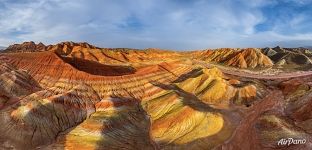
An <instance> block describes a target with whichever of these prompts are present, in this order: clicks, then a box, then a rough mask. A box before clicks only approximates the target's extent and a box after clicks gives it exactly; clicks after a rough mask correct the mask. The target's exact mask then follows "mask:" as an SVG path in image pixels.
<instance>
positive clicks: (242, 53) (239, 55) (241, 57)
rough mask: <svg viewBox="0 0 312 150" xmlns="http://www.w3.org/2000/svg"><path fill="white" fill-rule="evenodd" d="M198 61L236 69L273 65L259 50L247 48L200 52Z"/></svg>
mask: <svg viewBox="0 0 312 150" xmlns="http://www.w3.org/2000/svg"><path fill="white" fill-rule="evenodd" d="M199 57H201V58H200V59H202V60H205V61H208V62H216V63H222V64H225V65H228V66H233V67H238V68H256V67H272V66H273V63H272V61H271V60H270V58H269V57H267V56H266V55H264V54H262V53H261V51H260V49H254V48H248V49H242V50H236V49H229V48H225V49H217V50H208V51H206V52H201V54H200V56H199Z"/></svg>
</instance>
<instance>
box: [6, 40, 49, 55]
mask: <svg viewBox="0 0 312 150" xmlns="http://www.w3.org/2000/svg"><path fill="white" fill-rule="evenodd" d="M45 50H46V46H45V45H44V44H43V43H38V44H36V43H35V42H33V41H30V42H24V43H22V44H14V45H10V46H9V47H7V48H6V49H4V50H3V52H5V53H18V52H23V53H26V52H40V51H45Z"/></svg>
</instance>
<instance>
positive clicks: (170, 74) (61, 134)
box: [0, 42, 312, 150]
mask: <svg viewBox="0 0 312 150" xmlns="http://www.w3.org/2000/svg"><path fill="white" fill-rule="evenodd" d="M66 47H67V48H66ZM159 52H160V50H157V49H150V50H146V51H137V50H127V49H101V48H97V47H94V46H92V45H89V44H87V43H71V42H69V43H68V42H64V43H60V44H57V45H51V46H46V50H44V51H41V50H39V51H36V52H28V51H27V52H25V53H22V52H12V53H2V54H0V125H1V127H0V132H1V135H0V143H1V144H0V149H60V150H61V149H69V150H71V149H72V150H77V149H78V150H79V149H83V150H85V149H101V150H102V149H278V148H284V147H283V146H279V145H277V141H278V140H279V139H280V138H284V137H293V138H305V139H307V140H311V139H312V138H311V134H312V133H311V126H312V124H311V115H310V114H311V110H310V109H309V108H310V106H311V86H312V84H311V83H312V80H311V79H312V78H311V76H307V77H304V78H300V79H298V78H292V79H278V80H264V79H263V80H260V79H252V78H242V77H240V76H230V75H225V74H224V73H223V72H222V71H221V70H219V69H218V68H215V67H214V68H204V67H202V66H196V65H193V64H192V63H190V62H191V61H192V60H193V59H195V58H197V59H199V58H200V59H203V60H205V61H216V62H222V63H227V64H228V65H231V66H239V67H243V66H244V65H245V66H246V67H260V66H265V67H268V66H270V65H266V64H267V63H265V62H266V61H267V58H266V57H265V56H263V54H262V53H261V52H260V51H259V50H257V49H245V50H234V49H228V50H218V51H216V52H213V51H204V52H198V51H197V52H185V53H178V52H169V51H164V52H163V53H159ZM103 53H104V54H103ZM108 56H109V57H108ZM190 56H192V57H190ZM208 56H209V57H208ZM187 58H188V59H187ZM251 58H254V59H251ZM241 60H243V61H242V62H240V61H241ZM290 148H291V149H311V148H312V146H311V145H309V144H304V145H291V146H290Z"/></svg>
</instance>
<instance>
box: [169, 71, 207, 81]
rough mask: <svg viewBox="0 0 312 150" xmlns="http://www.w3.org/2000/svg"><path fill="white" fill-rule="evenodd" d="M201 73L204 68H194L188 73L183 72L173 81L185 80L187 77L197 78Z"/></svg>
mask: <svg viewBox="0 0 312 150" xmlns="http://www.w3.org/2000/svg"><path fill="white" fill-rule="evenodd" d="M201 74H202V68H197V69H193V70H192V71H190V72H187V73H185V74H182V75H181V76H179V78H178V79H176V80H174V81H173V83H177V82H183V81H185V80H186V79H189V78H196V77H198V76H199V75H201Z"/></svg>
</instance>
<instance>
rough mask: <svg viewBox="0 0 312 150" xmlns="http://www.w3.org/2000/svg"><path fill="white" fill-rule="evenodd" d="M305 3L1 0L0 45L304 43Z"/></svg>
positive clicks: (311, 19)
mask: <svg viewBox="0 0 312 150" xmlns="http://www.w3.org/2000/svg"><path fill="white" fill-rule="evenodd" d="M311 8H312V0H0V46H7V45H10V44H12V43H20V42H23V41H30V40H32V41H35V42H43V43H45V44H55V43H58V42H61V41H76V42H80V41H86V42H89V43H91V44H94V45H97V46H100V47H129V48H149V47H156V48H163V49H176V50H194V49H205V48H217V47H242V48H243V47H267V46H269V47H272V46H276V45H281V46H284V47H298V46H308V45H309V46H310V45H312V9H311Z"/></svg>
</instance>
